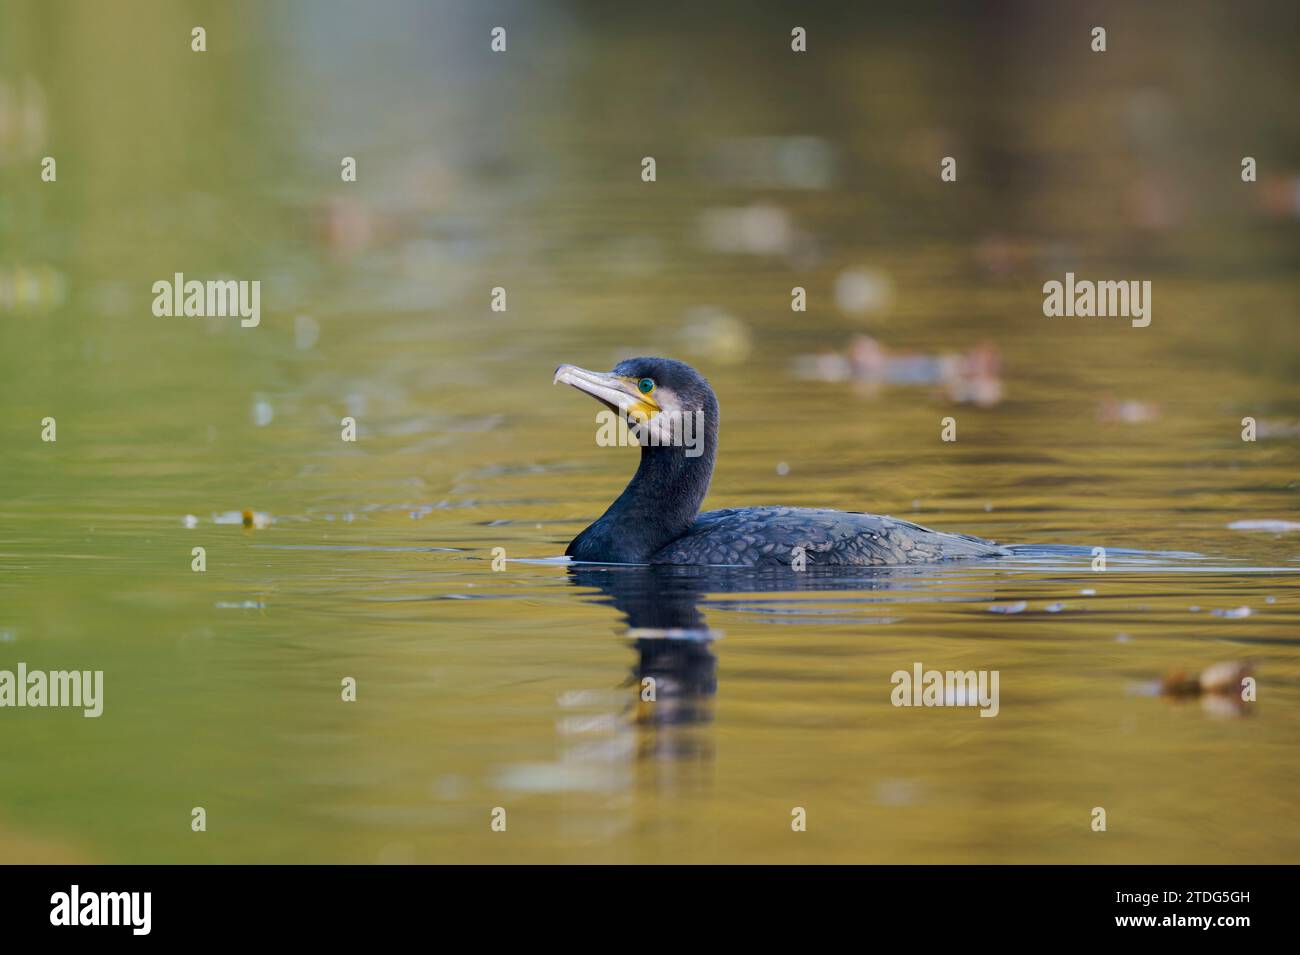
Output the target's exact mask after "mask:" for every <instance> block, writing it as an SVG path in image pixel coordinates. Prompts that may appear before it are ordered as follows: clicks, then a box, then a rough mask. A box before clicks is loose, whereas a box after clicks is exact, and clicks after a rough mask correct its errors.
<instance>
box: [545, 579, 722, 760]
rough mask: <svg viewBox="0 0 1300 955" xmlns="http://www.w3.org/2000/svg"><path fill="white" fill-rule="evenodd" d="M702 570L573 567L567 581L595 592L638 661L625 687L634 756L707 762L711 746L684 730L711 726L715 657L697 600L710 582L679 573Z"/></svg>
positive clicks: (711, 637)
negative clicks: (634, 730) (635, 733)
mask: <svg viewBox="0 0 1300 955" xmlns="http://www.w3.org/2000/svg"><path fill="white" fill-rule="evenodd" d="M701 569H704V568H678V567H653V566H630V565H628V566H611V565H596V564H588V565H582V564H579V565H574V566H571V567H570V568H569V579H570V581H571V582H572V583H573V584H575V585H577V586H579V587H591V588H595V589H596V590H598V591H599V592H600V595H601V596H600V597H599V598H597V602H599V603H605V604H611V605H613V606H614V607H615V608H616V609H617V610H618V611H619V612H621V613H622V614H623V618H624V620H625V622H626V623H627V636H628V638H629V639H631V641H632V646H633V649H635V650H636V654H637V660H636V665H635V666H634V667H633V669H632V672H631V675H630V676H629V678H628V680H627V682H626V683H625V684H624V685H625V686H627V687H628V688H630V691H631V692H632V694H633V697H632V700H633V702H634V704H635V705H634V709H633V712H634V722H635V723H636V724H637V725H638V726H639V727H641V728H642V730H643V733H642V735H641V739H640V743H639V745H638V749H637V752H638V755H639V757H640V758H641V759H652V760H656V761H658V760H667V761H672V760H683V759H695V760H708V759H711V758H712V756H713V745H712V741H711V740H710V739H708V738H707V737H703V736H701V735H700V734H693V733H691V732H690V731H689V728H690V727H694V726H699V725H703V724H708V723H711V722H712V721H713V698H714V696H715V695H716V694H717V691H718V658H717V656H716V655H715V654H714V652H713V649H712V643H713V641H714V640H717V639H718V638H719V637H721V636H722V634H721V632H720V631H717V630H712V629H710V628H709V627H708V625H707V623H706V622H705V619H704V614H703V613H701V611H700V606H699V605H700V601H701V600H702V599H703V597H704V596H705V594H706V593H707V591H708V589H709V588H708V583H709V581H708V578H707V576H706V575H703V574H700V573H684V572H683V571H698V570H701Z"/></svg>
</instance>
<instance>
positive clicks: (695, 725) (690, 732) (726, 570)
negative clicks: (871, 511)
mask: <svg viewBox="0 0 1300 955" xmlns="http://www.w3.org/2000/svg"><path fill="white" fill-rule="evenodd" d="M568 573H569V581H570V583H572V584H574V585H575V586H577V587H582V588H591V589H594V590H595V591H597V592H598V594H597V595H596V596H595V598H594V599H595V601H596V602H597V603H603V604H607V605H610V606H613V607H614V608H615V609H617V610H618V611H619V612H620V613H622V614H623V617H624V620H625V622H626V624H627V631H626V636H627V637H628V638H629V639H630V640H631V641H632V647H633V649H634V650H635V651H636V654H637V659H636V664H635V666H634V667H633V669H632V673H631V675H630V676H629V679H628V680H627V682H626V683H625V684H624V686H625V687H627V688H628V690H629V692H630V693H631V694H632V696H631V703H632V704H633V713H634V717H633V719H634V723H635V724H636V726H637V727H638V729H639V731H640V738H639V741H638V745H637V748H636V752H637V754H638V756H639V758H640V759H642V760H652V761H654V762H656V763H664V762H672V761H680V760H697V761H707V760H711V759H712V756H713V740H712V736H711V735H709V734H707V733H703V732H700V731H699V730H700V728H701V727H705V726H708V725H709V724H711V723H712V722H713V704H714V698H715V697H716V695H717V693H718V658H717V655H716V654H715V653H714V651H713V643H714V641H716V640H717V639H719V638H720V637H721V636H722V631H720V630H717V629H714V628H712V627H710V626H709V623H708V620H707V619H706V617H705V614H704V613H703V612H702V610H701V606H702V605H708V604H712V605H713V606H716V607H718V608H721V609H728V608H730V609H737V608H734V607H733V606H732V604H731V602H730V601H729V600H728V595H731V594H753V595H772V594H779V593H784V592H790V591H857V592H859V593H861V592H864V591H877V590H890V589H896V588H901V589H907V588H910V587H915V586H918V585H921V584H922V582H923V580H925V579H928V578H932V577H933V576H935V570H934V569H933V568H918V567H891V568H819V569H813V568H809V569H808V570H807V571H804V572H795V571H793V570H790V569H789V568H785V567H774V568H753V567H708V566H671V565H628V564H624V565H611V564H584V563H576V564H571V565H570V566H569V568H568ZM861 599H862V600H863V601H864V602H871V603H874V602H875V601H876V600H878V599H879V598H878V597H862V598H861ZM848 601H849V602H853V598H851V597H850V598H848ZM764 605H766V606H764ZM745 610H746V611H748V612H751V613H760V614H761V613H772V614H790V613H799V612H800V611H798V610H793V609H792V608H791V606H790V603H789V601H784V600H765V599H763V598H762V597H758V596H756V598H755V599H750V600H747V601H746V604H745ZM803 612H807V611H803ZM854 618H855V622H857V623H876V622H884V621H880V620H873V619H871V618H867V617H863V616H861V615H860V614H859V613H854ZM819 619H822V620H825V619H827V618H824V617H822V618H819Z"/></svg>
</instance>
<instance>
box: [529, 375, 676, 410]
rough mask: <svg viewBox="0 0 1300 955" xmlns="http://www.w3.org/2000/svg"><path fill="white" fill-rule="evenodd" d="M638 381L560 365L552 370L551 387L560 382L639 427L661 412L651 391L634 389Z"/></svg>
mask: <svg viewBox="0 0 1300 955" xmlns="http://www.w3.org/2000/svg"><path fill="white" fill-rule="evenodd" d="M639 381H640V379H639V378H628V377H625V376H623V375H611V374H607V373H605V372H600V371H588V370H587V369H585V368H579V367H577V366H576V365H561V366H560V367H559V368H557V369H555V378H554V380H553V381H552V384H560V383H561V382H563V383H564V384H566V385H572V386H573V387H574V388H577V389H578V390H579V391H582V392H585V393H586V394H589V395H591V396H592V397H593V398H595V399H596V400H597V401H599V402H601V403H602V404H604V405H605V406H607V407H609V408H612V409H614V410H616V411H618V412H619V413H620V414H622V415H623V416H624V417H625V418H627V419H628V420H629V421H631V422H636V423H641V422H645V421H649V420H650V419H651V418H653V417H654V416H655V415H657V414H658V413H659V412H660V411H662V410H663V409H662V408H661V407H660V405H659V402H658V401H657V400H655V396H654V392H653V391H652V392H651V393H650V394H648V395H643V394H641V390H640V388H639V387H638V386H637V385H638V382H639Z"/></svg>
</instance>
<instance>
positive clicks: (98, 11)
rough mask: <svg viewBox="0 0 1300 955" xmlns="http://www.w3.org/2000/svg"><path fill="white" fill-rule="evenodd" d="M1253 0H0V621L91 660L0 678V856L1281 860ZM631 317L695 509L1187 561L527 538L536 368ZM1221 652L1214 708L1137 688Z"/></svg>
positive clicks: (1265, 122) (539, 468) (1277, 109)
mask: <svg viewBox="0 0 1300 955" xmlns="http://www.w3.org/2000/svg"><path fill="white" fill-rule="evenodd" d="M705 6H707V9H704V8H703V7H705ZM1296 16H1297V13H1296V8H1295V5H1294V4H1290V3H1283V2H1278V3H1260V2H1247V3H1243V4H1234V5H1224V4H1215V3H1201V2H1193V3H1163V4H1161V3H1156V4H1142V5H1140V6H1138V5H1133V4H1128V3H1118V2H1116V3H1083V4H1045V3H1038V2H1029V0H1024V2H991V3H982V4H958V3H952V4H933V5H931V4H912V3H907V4H903V3H899V4H870V5H865V4H850V3H844V4H834V3H828V4H819V5H817V9H816V10H809V9H805V7H804V5H802V4H787V5H782V4H761V3H760V4H753V3H745V4H734V5H732V4H710V5H700V4H680V5H678V4H652V5H643V7H642V8H640V9H638V8H637V7H636V6H634V5H617V8H612V7H611V5H609V4H601V3H595V2H581V0H570V2H548V3H526V2H515V3H508V2H506V3H493V2H485V3H469V2H464V3H436V2H415V0H410V2H403V0H382V2H375V3H365V4H362V3H343V2H310V3H309V2H305V0H303V2H287V0H277V2H274V3H251V2H224V3H201V2H194V3H183V2H173V3H163V2H122V3H113V4H103V3H95V2H90V0H61V2H58V3H41V2H35V0H32V2H27V0H3V4H2V5H0V380H2V381H3V395H4V397H3V404H2V405H0V411H2V412H3V413H2V414H0V440H2V441H3V447H4V455H3V464H2V465H0V668H13V667H14V666H16V663H17V662H18V661H20V660H22V661H25V662H26V663H27V665H28V667H29V668H33V669H34V668H38V667H43V668H51V669H58V668H78V669H103V670H104V671H105V687H106V690H105V693H106V700H105V714H104V716H103V717H101V718H100V719H98V720H87V719H82V718H81V716H80V714H79V713H76V712H74V711H53V710H46V711H39V710H37V711H33V710H25V711H13V710H9V711H5V712H0V721H2V725H0V861H73V860H80V861H96V862H118V861H125V862H144V861H154V862H156V861H185V862H202V861H222V862H233V861H277V862H280V861H312V862H322V861H361V862H370V861H381V862H413V861H421V862H423V861H526V862H533V861H624V862H658V861H677V860H680V861H841V862H843V861H890V862H911V861H918V862H935V861H960V862H970V861H983V862H1007V861H1049V862H1057V861H1088V862H1136V861H1152V862H1154V861H1175V862H1182V861H1191V862H1214V861H1228V860H1233V861H1241V860H1243V859H1245V860H1250V861H1275V862H1284V861H1285V862H1294V861H1296V860H1297V857H1298V856H1300V836H1297V835H1296V831H1295V828H1294V826H1293V825H1292V822H1293V820H1294V818H1295V813H1296V810H1297V809H1298V808H1300V806H1298V805H1297V796H1296V792H1297V788H1298V785H1297V784H1300V774H1298V772H1297V770H1296V764H1295V760H1294V756H1295V746H1296V743H1297V730H1296V726H1297V725H1298V723H1297V717H1300V659H1298V657H1297V651H1296V648H1297V646H1298V645H1300V644H1298V643H1297V639H1296V633H1297V622H1298V621H1300V612H1298V610H1297V607H1298V606H1300V590H1298V589H1297V587H1296V578H1295V573H1296V571H1297V569H1298V568H1300V563H1298V561H1300V549H1298V547H1297V540H1298V538H1297V536H1296V533H1295V531H1296V527H1295V526H1294V525H1295V522H1296V521H1297V520H1300V518H1297V510H1298V509H1297V507H1296V504H1297V487H1298V485H1297V481H1298V479H1300V471H1298V469H1297V464H1298V463H1300V460H1298V459H1300V456H1298V455H1297V450H1296V449H1297V444H1296V441H1297V437H1298V436H1300V384H1298V381H1300V375H1298V374H1297V372H1300V348H1298V347H1297V345H1298V344H1300V323H1298V322H1297V310H1298V306H1300V272H1298V271H1297V255H1296V251H1297V238H1298V237H1300V124H1297V121H1296V109H1295V91H1296V89H1297V80H1300V76H1298V75H1297V73H1298V72H1300V66H1298V59H1297V56H1296V50H1297V49H1298V48H1300V45H1298V43H1297V41H1298V40H1300V36H1297V27H1296ZM195 26H202V27H204V28H205V30H206V34H207V35H206V42H207V51H206V52H204V53H195V52H192V51H191V45H190V44H191V32H190V31H191V30H192V28H193V27H195ZM497 26H502V27H504V28H505V29H506V31H507V34H506V35H507V49H506V51H505V52H504V53H494V52H492V51H491V50H490V48H489V40H490V36H489V32H490V30H491V29H492V28H493V27H497ZM795 26H802V27H804V28H805V29H806V31H807V38H808V39H807V52H806V53H793V52H792V51H791V48H790V31H791V29H792V28H793V27H795ZM1094 26H1103V27H1104V28H1105V29H1106V31H1107V51H1106V52H1105V53H1094V52H1093V51H1092V50H1091V30H1092V28H1093V27H1094ZM45 156H52V157H54V158H55V159H56V161H57V177H58V178H57V181H56V182H53V183H46V182H42V181H41V178H40V170H41V160H42V158H43V157H45ZM345 156H351V157H355V159H356V161H357V174H358V175H357V181H356V182H344V181H342V180H341V177H340V161H341V160H342V158H343V157H345ZM644 156H653V157H655V159H656V163H657V181H656V182H653V183H646V182H643V181H642V179H641V159H642V157H644ZM945 156H952V157H955V158H956V159H957V181H956V182H942V181H940V177H939V169H940V160H941V159H942V158H943V157H945ZM1246 156H1250V157H1254V158H1255V160H1256V161H1257V164H1258V181H1257V182H1253V183H1244V182H1242V179H1241V161H1242V158H1243V157H1246ZM1066 271H1073V272H1075V273H1076V275H1077V276H1078V277H1079V278H1080V279H1084V278H1087V279H1115V280H1119V279H1136V280H1149V281H1151V283H1152V286H1153V299H1152V305H1153V311H1152V322H1151V325H1150V327H1148V328H1144V329H1138V328H1132V327H1130V326H1129V323H1128V321H1127V320H1122V319H1072V318H1058V319H1048V318H1045V317H1044V315H1043V312H1042V300H1043V296H1042V285H1043V283H1044V282H1046V281H1048V280H1052V279H1056V280H1061V279H1062V278H1063V277H1064V273H1065V272H1066ZM175 272H183V273H185V275H186V277H187V278H198V279H202V280H206V279H215V278H233V279H242V280H253V279H256V280H260V281H261V283H262V299H261V302H262V319H261V324H260V326H259V327H257V328H241V327H240V324H239V322H238V321H237V320H235V319H217V318H157V317H155V316H154V315H153V314H152V312H151V303H152V301H153V293H152V291H151V287H152V284H153V283H154V282H155V281H158V280H170V278H171V276H172V275H173V273H175ZM795 286H799V287H802V288H805V289H806V292H807V311H806V312H794V311H792V310H791V289H792V288H793V287H795ZM495 287H502V288H504V289H506V292H507V295H508V300H507V301H508V307H507V310H506V311H504V312H496V311H493V310H492V309H491V308H490V301H491V290H492V289H493V288H495ZM637 354H663V355H669V356H672V357H677V358H680V359H683V360H686V361H689V362H691V363H692V364H694V365H695V366H696V367H698V368H699V369H700V370H701V371H703V372H704V373H705V374H706V375H707V376H708V377H709V379H710V380H711V382H712V383H713V385H714V387H715V389H716V390H717V392H718V395H719V398H720V402H721V407H722V429H723V430H722V439H721V451H720V458H719V465H718V469H717V472H716V474H715V477H714V482H713V490H712V493H711V495H710V498H709V501H708V503H707V506H710V507H724V506H734V505H742V504H760V503H786V504H800V505H807V506H824V507H837V508H843V509H858V510H870V511H874V512H878V513H893V514H895V515H897V516H900V517H906V518H909V519H911V520H916V521H919V522H921V523H924V524H927V525H931V526H936V527H939V528H942V529H946V530H957V531H964V532H967V533H975V534H981V535H984V536H989V537H994V538H996V539H998V540H1003V541H1019V542H1057V543H1069V544H1083V545H1088V546H1092V545H1097V544H1100V545H1105V546H1108V547H1132V548H1142V549H1148V550H1157V549H1166V550H1178V551H1192V552H1196V553H1199V554H1201V555H1204V557H1205V560H1203V561H1198V562H1186V563H1185V564H1174V563H1161V562H1152V563H1147V564H1142V563H1139V564H1136V565H1134V566H1128V567H1123V566H1121V567H1120V569H1118V570H1116V571H1114V572H1108V573H1107V574H1104V575H1098V574H1093V573H1091V572H1090V571H1089V568H1088V565H1087V563H1086V562H1081V563H1079V564H1077V565H1070V566H1065V567H1048V568H1044V567H1033V568H965V569H943V570H940V569H934V570H933V571H931V572H927V573H921V574H911V575H907V576H896V577H889V578H882V579H873V580H865V581H864V580H862V579H858V580H856V581H854V580H833V581H824V582H823V584H824V586H815V585H806V586H805V585H802V584H801V585H800V586H799V587H798V588H797V592H792V591H791V590H790V588H789V585H788V582H787V583H783V582H780V581H771V580H752V579H749V580H740V581H737V580H727V581H694V582H691V581H689V580H688V581H687V582H686V583H683V582H681V581H674V582H670V583H669V585H668V591H669V594H670V596H669V597H668V598H665V596H664V591H663V589H662V582H656V581H650V582H646V581H644V580H635V581H632V582H631V583H630V584H629V583H628V582H627V581H626V580H624V579H622V578H619V577H617V576H615V577H608V576H606V577H602V576H600V575H596V576H594V577H593V576H590V575H586V576H584V575H583V574H575V573H574V572H573V571H571V570H570V569H569V568H566V567H564V566H562V565H560V564H559V563H556V562H553V561H549V562H548V561H547V560H546V559H548V558H554V557H556V556H558V555H560V554H562V553H563V550H564V546H565V544H566V543H567V542H568V540H569V539H571V538H572V536H573V535H574V534H575V533H577V531H579V530H580V529H581V528H582V527H583V526H585V524H586V523H587V522H589V521H590V520H592V519H594V518H595V517H596V516H597V515H598V514H599V513H600V512H601V511H602V510H603V509H604V507H605V506H606V505H607V504H608V502H609V501H610V500H612V499H613V497H614V496H615V495H616V493H617V492H618V491H619V489H620V488H621V487H622V485H623V483H624V482H625V481H626V478H627V476H628V475H629V474H630V472H631V470H632V468H633V465H634V459H633V453H632V452H630V451H628V450H626V449H609V448H599V447H597V446H596V445H595V443H594V441H593V440H592V435H593V433H594V426H595V419H594V414H595V411H596V410H597V409H596V406H595V405H593V404H592V403H591V402H590V401H589V400H586V399H584V398H582V397H581V396H578V395H576V394H574V393H572V392H571V391H570V390H568V389H564V390H561V389H553V388H551V386H550V381H551V373H552V371H553V369H554V368H555V366H556V365H557V364H559V363H561V362H573V363H575V364H578V365H581V366H584V367H588V368H597V369H606V368H609V367H611V366H612V365H613V364H614V363H615V362H617V361H618V360H619V359H620V358H623V357H626V356H629V355H637ZM46 416H52V417H54V418H56V420H57V428H58V431H57V434H58V440H57V442H55V443H52V444H51V443H45V442H42V441H41V440H40V422H41V420H42V418H44V417H46ZM344 416H353V417H355V419H356V421H357V423H358V433H359V439H358V441H357V442H356V443H344V442H342V441H341V440H340V438H339V431H340V424H339V422H340V419H341V418H343V417H344ZM945 416H953V417H955V418H956V419H957V422H958V435H959V438H958V441H957V442H956V443H955V444H945V443H942V442H940V441H939V421H940V419H941V418H943V417H945ZM1244 416H1252V417H1254V418H1256V419H1257V421H1258V429H1259V440H1258V441H1257V442H1255V443H1245V442H1243V441H1242V440H1241V419H1242V418H1243V417H1244ZM245 510H249V511H252V512H254V518H255V519H254V520H253V523H254V524H255V526H254V527H253V528H250V529H245V528H244V527H243V526H242V525H243V523H244V520H243V512H244V511H245ZM1243 522H1245V523H1244V524H1243ZM194 546H203V547H205V548H206V549H207V555H208V558H207V560H208V570H207V571H206V572H205V573H202V574H200V573H194V572H192V571H191V569H190V561H191V556H190V554H191V548H192V547H194ZM495 547H502V548H504V549H505V551H506V553H507V554H508V555H509V557H510V558H512V559H513V558H527V559H532V560H536V561H538V562H536V563H529V562H526V561H525V562H519V563H516V562H513V561H512V562H511V563H510V564H509V565H508V567H507V569H506V570H505V571H503V572H493V571H492V569H491V567H490V563H489V562H490V558H491V551H492V549H493V548H495ZM1086 591H1092V593H1086ZM737 594H740V596H737ZM1020 602H1024V603H1025V604H1026V607H1025V608H1024V609H1023V611H1021V612H1018V613H1013V614H1010V615H1007V614H996V613H995V614H990V613H989V612H988V610H989V608H990V606H992V607H998V608H1006V607H1012V608H1014V607H1016V606H1018V604H1019V603H1020ZM1241 608H1246V609H1247V611H1248V612H1247V613H1245V614H1241V613H1239V612H1238V611H1239V610H1240V609H1241ZM647 614H649V617H648V618H647ZM778 624H780V625H778ZM683 627H684V628H685V629H687V630H690V631H691V632H693V633H695V634H696V635H697V639H692V640H688V641H685V642H672V641H667V642H665V641H663V640H659V642H653V639H654V634H655V633H658V632H659V631H664V630H667V629H673V628H676V629H682V628H683ZM647 634H651V636H650V637H647ZM724 634H725V637H723V635H724ZM719 637H722V639H719ZM647 639H651V640H652V642H651V643H650V644H649V645H647V644H646V640H647ZM917 660H920V661H923V662H924V663H925V664H926V665H927V666H931V665H933V666H937V667H940V668H946V667H951V666H963V667H988V668H997V669H1000V670H1001V673H1002V687H1003V693H1004V699H1003V703H1002V714H1001V715H1000V716H999V718H998V719H996V720H980V719H977V718H975V714H973V713H971V712H970V711H963V710H951V711H923V712H921V711H907V710H895V709H893V708H892V707H891V706H889V704H888V692H889V689H890V685H889V682H888V677H889V674H890V673H891V672H892V671H894V670H895V669H899V668H910V667H911V665H912V663H913V661H917ZM1239 660H1245V661H1249V665H1250V666H1251V667H1253V668H1254V669H1255V671H1256V672H1257V673H1258V675H1259V679H1260V681H1261V686H1262V687H1265V688H1266V691H1265V692H1262V693H1261V702H1260V704H1259V706H1258V708H1257V709H1255V710H1252V711H1251V712H1250V714H1248V715H1242V714H1240V713H1237V712H1235V711H1234V710H1233V708H1232V707H1227V708H1226V709H1225V708H1224V707H1207V706H1204V705H1202V703H1204V700H1202V701H1200V702H1198V701H1195V700H1193V701H1188V700H1186V699H1174V698H1172V697H1170V696H1168V695H1164V696H1161V695H1160V694H1159V692H1158V689H1155V690H1152V689H1151V688H1152V687H1157V688H1158V687H1159V685H1160V681H1161V680H1162V678H1165V677H1166V675H1167V674H1169V673H1171V672H1175V671H1178V670H1183V669H1185V670H1187V671H1189V672H1197V671H1199V670H1200V668H1202V667H1205V666H1209V665H1211V664H1214V663H1222V662H1226V661H1239ZM646 673H652V674H661V675H664V677H665V680H666V685H669V684H671V685H673V686H674V687H675V689H674V690H673V694H674V696H673V700H674V702H673V703H672V705H671V706H663V707H660V708H659V710H658V711H657V712H656V713H651V712H647V710H646V708H645V707H643V706H639V705H638V703H637V696H636V683H637V680H638V679H639V678H640V677H641V676H642V675H644V674H646ZM344 676H353V677H355V678H356V679H357V681H358V701H357V702H356V703H354V704H344V703H342V702H340V700H339V681H340V680H341V679H342V678H343V677H344ZM1148 691H1150V692H1148ZM1220 717H1221V718H1220ZM194 806H203V807H205V808H206V810H207V812H208V818H209V831H208V832H206V833H193V832H191V831H190V826H189V822H190V810H191V807H194ZM496 806H502V807H505V808H507V810H508V812H509V814H510V825H509V830H508V832H507V833H493V832H491V831H490V830H489V822H490V816H489V813H490V810H491V809H492V808H493V807H496ZM793 806H804V807H806V808H807V809H808V812H809V818H810V824H809V830H808V832H806V833H800V834H797V835H796V834H793V833H791V831H790V827H789V819H790V808H791V807H793ZM1094 806H1105V807H1107V808H1108V812H1110V814H1111V819H1112V826H1111V830H1110V831H1109V832H1107V833H1105V834H1097V833H1093V832H1091V831H1090V830H1089V828H1088V823H1089V821H1090V817H1089V813H1090V812H1091V810H1092V808H1093V807H1094Z"/></svg>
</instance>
